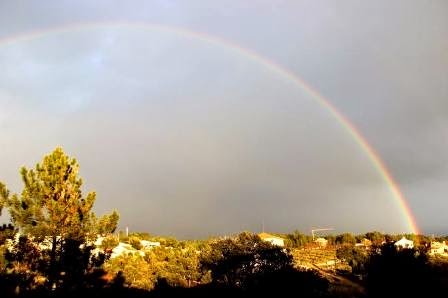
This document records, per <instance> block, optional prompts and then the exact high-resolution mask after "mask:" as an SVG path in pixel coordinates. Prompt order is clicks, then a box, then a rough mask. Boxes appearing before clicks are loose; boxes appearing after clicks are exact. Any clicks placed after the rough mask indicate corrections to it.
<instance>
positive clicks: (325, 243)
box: [314, 237, 328, 247]
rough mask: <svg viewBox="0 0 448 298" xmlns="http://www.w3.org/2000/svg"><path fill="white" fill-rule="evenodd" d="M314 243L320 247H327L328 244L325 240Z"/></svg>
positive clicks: (319, 239) (320, 239) (318, 239)
mask: <svg viewBox="0 0 448 298" xmlns="http://www.w3.org/2000/svg"><path fill="white" fill-rule="evenodd" d="M314 243H316V244H317V245H319V246H320V247H326V246H327V244H328V240H327V239H325V238H320V237H319V238H317V239H316V240H314Z"/></svg>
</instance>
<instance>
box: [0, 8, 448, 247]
mask: <svg viewBox="0 0 448 298" xmlns="http://www.w3.org/2000/svg"><path fill="white" fill-rule="evenodd" d="M213 3H215V4H213ZM92 22H93V23H101V22H103V25H91V26H87V27H82V28H79V27H78V29H70V30H65V31H59V32H53V33H47V34H41V35H36V36H35V38H32V39H22V40H16V41H13V42H9V43H4V42H3V43H2V42H0V133H1V138H0V169H1V171H0V181H3V182H5V183H6V184H7V185H8V186H9V187H10V188H11V189H12V190H14V191H20V189H21V183H20V179H19V174H18V169H19V167H20V166H22V165H26V166H33V165H34V164H35V163H36V162H38V161H40V160H41V158H42V156H43V155H44V154H47V153H48V152H50V151H51V150H53V149H54V147H55V146H57V145H60V146H62V147H63V148H64V149H65V150H66V152H67V153H68V154H70V155H72V156H74V157H76V158H77V159H78V161H79V162H80V165H81V175H82V176H83V178H84V181H85V190H86V191H88V190H96V191H97V193H98V198H97V203H96V207H95V209H96V211H97V212H98V213H104V212H107V211H109V210H110V209H112V208H116V209H118V210H119V212H120V214H121V227H125V226H129V228H130V230H134V231H135V230H140V231H142V230H143V231H147V232H150V233H154V234H168V235H174V236H178V237H182V238H185V237H206V236H208V235H217V234H225V233H233V232H236V231H240V230H251V231H254V232H258V231H260V229H261V226H262V223H263V222H264V226H265V229H266V230H268V231H278V232H288V231H292V230H294V229H300V230H302V231H304V232H309V229H310V228H311V227H333V228H335V232H343V231H352V232H365V231H369V230H380V231H385V232H402V231H406V230H408V226H407V223H406V221H405V220H404V218H403V215H402V212H401V211H400V210H399V208H398V205H397V203H396V202H395V201H394V199H393V197H392V195H391V193H390V190H389V188H388V186H387V185H386V183H385V182H384V181H383V180H382V177H381V175H380V173H378V171H377V170H376V169H375V168H374V166H373V165H372V163H371V161H369V158H368V157H367V155H366V153H365V152H363V151H362V149H361V148H360V147H359V145H358V144H357V142H356V141H355V140H353V138H352V137H351V136H350V134H349V133H348V132H347V131H346V130H345V129H344V128H343V127H342V126H341V125H340V124H339V123H338V122H337V121H336V120H335V118H334V117H333V116H332V115H331V114H330V113H329V112H328V111H327V110H325V109H324V108H322V106H320V105H319V104H318V103H317V102H316V100H315V99H313V97H312V96H311V95H309V94H307V92H306V90H303V89H301V88H300V87H299V86H297V85H296V84H294V83H293V82H291V81H290V80H287V79H286V78H285V77H284V76H281V75H279V74H278V73H275V72H272V70H270V69H269V68H267V67H266V66H265V65H263V64H261V63H259V62H257V61H255V60H253V59H250V58H248V57H247V55H245V54H244V53H242V52H238V51H235V50H232V49H230V48H229V47H227V46H225V45H219V44H216V43H210V42H207V41H204V40H203V39H198V38H196V37H194V36H193V35H188V34H184V33H181V32H180V31H175V30H174V31H170V30H159V29H156V28H154V27H147V28H143V27H141V26H133V25H128V26H117V25H113V24H117V23H119V22H128V23H136V22H138V23H149V24H162V25H166V26H168V27H169V26H174V27H178V28H183V29H186V30H190V31H195V32H202V33H206V34H208V35H209V36H215V37H218V38H222V39H224V40H228V41H231V42H232V43H233V44H237V45H239V46H240V47H242V48H247V49H250V50H252V51H255V52H257V53H259V54H260V55H262V56H264V57H266V58H268V59H270V60H272V61H275V62H276V63H277V64H279V65H281V66H282V67H284V68H285V69H287V70H289V71H291V72H292V73H294V74H295V75H297V76H299V77H301V78H303V79H304V80H305V81H306V82H307V83H309V84H310V85H311V86H313V87H314V88H315V89H316V90H318V91H319V92H320V93H321V94H322V95H323V96H324V97H325V98H327V99H328V100H329V101H330V102H331V103H332V104H333V105H335V106H336V107H337V108H338V109H339V110H340V111H341V112H342V113H343V114H344V115H345V116H346V117H347V118H348V119H350V121H352V122H353V123H354V124H355V126H356V127H357V128H358V129H359V131H360V132H361V133H362V134H363V135H364V136H365V138H366V139H367V140H368V141H369V143H370V144H371V145H372V146H373V147H374V148H375V150H376V151H377V152H378V153H379V155H380V156H381V158H382V159H383V160H384V162H385V164H386V166H387V167H388V168H389V169H390V172H391V174H392V175H393V176H394V177H395V178H396V180H397V182H398V183H399V185H400V188H401V189H402V191H403V193H404V195H405V197H406V198H407V201H408V203H409V205H410V207H411V209H412V211H413V213H414V215H415V217H416V219H417V223H418V225H419V227H420V228H421V229H422V230H423V231H424V232H426V233H447V232H448V231H447V223H448V222H447V220H446V211H447V210H448V200H447V199H446V194H447V193H448V183H447V181H448V167H447V165H448V155H447V152H448V118H447V116H448V71H447V70H448V39H447V38H446V37H447V36H448V3H447V2H446V1H444V0H441V1H423V0H422V1H410V0H403V1H389V0H387V1H370V2H369V3H367V2H365V1H348V0H344V1H316V0H310V1H297V0H295V1H225V2H222V1H221V2H214V1H167V0H164V1H162V0H161V1H116V2H115V1H42V0H40V1H5V0H1V1H0V39H3V38H7V39H8V40H11V38H12V37H14V36H21V35H24V34H25V35H26V34H27V33H29V32H31V31H40V30H46V29H48V28H53V29H55V28H61V27H67V26H70V25H73V24H79V23H92ZM104 22H105V23H106V24H108V25H104ZM72 28H73V27H72Z"/></svg>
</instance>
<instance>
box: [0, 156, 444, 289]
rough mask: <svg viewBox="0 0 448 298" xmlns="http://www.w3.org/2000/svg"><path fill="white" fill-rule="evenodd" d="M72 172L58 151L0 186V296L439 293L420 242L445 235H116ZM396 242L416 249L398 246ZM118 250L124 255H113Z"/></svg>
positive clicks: (434, 262) (439, 273) (112, 219)
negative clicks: (14, 187)
mask: <svg viewBox="0 0 448 298" xmlns="http://www.w3.org/2000/svg"><path fill="white" fill-rule="evenodd" d="M78 170H79V165H78V163H77V162H76V160H75V159H72V158H70V157H68V156H67V155H66V154H65V153H64V152H63V151H62V149H60V148H57V149H56V150H55V151H53V152H52V153H51V154H49V155H48V156H45V157H44V159H43V161H42V163H40V164H37V165H36V167H35V168H34V169H26V168H23V169H22V170H21V176H22V180H23V183H24V188H23V190H22V192H21V193H20V194H11V193H10V191H9V190H8V188H7V187H6V186H5V185H4V184H2V183H0V210H1V209H2V208H4V209H7V210H8V211H9V213H10V215H11V221H12V222H11V223H9V224H4V225H3V226H0V290H1V293H2V297H7V296H12V297H17V296H21V297H26V296H44V297H47V296H52V297H55V296H64V297H65V296H79V295H83V296H98V295H112V294H113V295H114V296H116V295H120V294H121V295H123V296H126V297H133V296H135V297H136V296H142V297H143V296H150V297H153V296H155V297H161V296H163V297H165V296H166V297H171V296H173V295H176V296H184V297H185V296H191V297H210V296H213V297H228V296H235V297H248V296H253V295H255V294H256V295H259V296H266V295H270V296H282V295H285V296H286V295H291V293H295V295H296V296H301V297H364V296H367V297H383V296H385V295H387V296H391V295H396V296H398V297H402V296H411V295H415V294H420V295H425V296H427V295H431V294H437V293H442V292H444V291H446V290H447V286H446V280H447V278H448V265H447V264H448V261H447V259H446V258H445V257H434V256H429V254H428V247H429V243H430V242H431V241H432V240H439V241H442V240H446V239H445V238H444V237H439V238H438V239H431V238H429V237H426V236H423V235H383V234H381V233H379V232H370V233H366V234H362V235H353V234H350V233H344V234H340V235H326V236H325V238H326V240H327V241H328V245H327V246H326V247H319V246H318V245H316V243H315V242H314V241H313V239H312V237H311V236H309V235H305V234H303V233H300V232H299V231H295V232H293V233H291V234H276V235H277V236H279V237H282V238H283V239H285V247H280V246H276V245H273V244H271V243H270V242H267V241H263V240H262V239H261V238H260V237H259V236H258V235H256V234H253V233H249V232H243V233H240V234H238V235H234V236H232V237H226V238H218V239H208V240H195V241H178V240H177V239H175V238H167V237H160V236H158V237H156V236H152V235H150V234H148V233H131V234H129V235H126V234H124V233H123V232H120V233H119V234H118V235H117V234H116V233H114V232H115V229H116V227H117V223H118V213H117V212H112V213H111V214H109V215H105V216H102V217H97V216H96V215H95V214H94V213H93V212H92V208H93V204H94V202H95V198H96V195H95V193H94V192H91V193H89V194H87V195H86V196H83V194H82V192H81V185H82V180H81V179H80V178H79V176H78ZM402 236H405V237H406V238H408V239H411V240H413V241H414V243H415V247H414V248H410V249H397V248H396V247H395V246H394V244H393V243H394V241H397V240H398V239H400V238H401V237H402ZM100 238H101V241H100V242H98V241H97V240H98V239H100ZM145 241H146V242H145ZM145 243H146V244H145ZM355 244H363V245H355ZM120 245H121V246H123V247H125V252H124V253H119V254H117V255H113V253H114V251H115V250H116V248H117V247H119V246H120ZM145 245H150V246H145Z"/></svg>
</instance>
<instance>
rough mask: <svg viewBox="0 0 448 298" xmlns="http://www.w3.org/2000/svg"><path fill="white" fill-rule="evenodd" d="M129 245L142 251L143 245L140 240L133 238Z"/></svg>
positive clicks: (130, 239) (130, 238)
mask: <svg viewBox="0 0 448 298" xmlns="http://www.w3.org/2000/svg"><path fill="white" fill-rule="evenodd" d="M129 244H130V245H132V247H133V248H135V249H137V250H140V249H142V244H141V243H140V238H138V237H135V236H131V237H129Z"/></svg>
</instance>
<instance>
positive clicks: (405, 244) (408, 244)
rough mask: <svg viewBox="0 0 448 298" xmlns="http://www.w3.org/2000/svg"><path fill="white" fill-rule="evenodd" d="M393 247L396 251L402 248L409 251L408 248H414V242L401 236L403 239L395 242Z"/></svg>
mask: <svg viewBox="0 0 448 298" xmlns="http://www.w3.org/2000/svg"><path fill="white" fill-rule="evenodd" d="M394 245H395V247H396V248H397V249H404V248H407V249H410V248H414V241H412V240H408V239H406V237H404V236H403V238H401V239H400V240H398V241H396V242H395V243H394Z"/></svg>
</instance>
